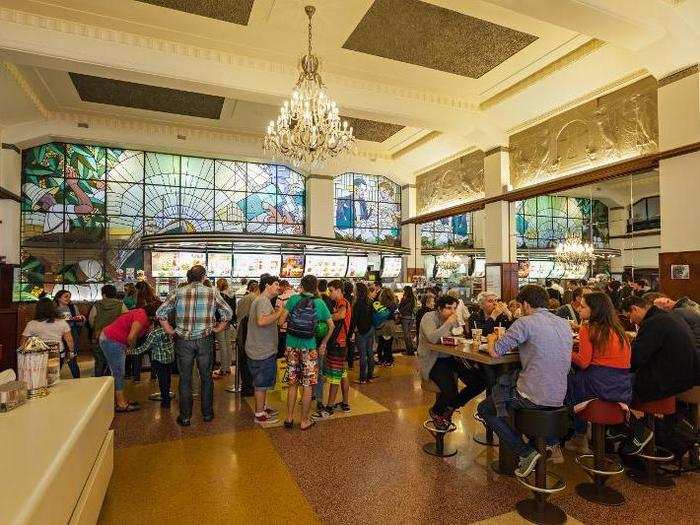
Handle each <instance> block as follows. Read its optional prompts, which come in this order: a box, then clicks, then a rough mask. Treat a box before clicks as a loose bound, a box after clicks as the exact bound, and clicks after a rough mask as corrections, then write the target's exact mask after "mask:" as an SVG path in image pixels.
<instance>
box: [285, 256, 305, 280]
mask: <svg viewBox="0 0 700 525" xmlns="http://www.w3.org/2000/svg"><path fill="white" fill-rule="evenodd" d="M303 275H304V256H303V255H297V254H284V255H282V267H281V268H280V277H281V278H282V279H298V278H300V277H302V276H303Z"/></svg>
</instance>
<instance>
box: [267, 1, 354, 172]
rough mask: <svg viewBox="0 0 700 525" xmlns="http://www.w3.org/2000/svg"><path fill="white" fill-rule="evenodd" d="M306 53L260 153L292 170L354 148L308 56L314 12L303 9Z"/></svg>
mask: <svg viewBox="0 0 700 525" xmlns="http://www.w3.org/2000/svg"><path fill="white" fill-rule="evenodd" d="M305 10H306V15H307V16H308V17H309V49H308V53H307V54H306V55H305V56H303V57H301V59H300V61H299V69H300V73H299V80H297V83H296V86H295V87H294V90H293V91H292V96H291V99H290V100H285V101H284V104H283V106H282V108H281V109H280V114H279V116H278V117H277V120H273V121H270V123H269V124H268V126H267V133H266V135H265V141H264V143H263V149H265V150H266V151H271V152H272V153H273V155H276V156H281V157H283V158H286V159H287V160H289V161H290V162H291V163H292V164H294V165H295V166H299V165H301V164H305V165H308V166H316V165H319V164H321V163H323V162H324V161H325V160H326V159H328V158H332V157H337V156H338V155H341V154H342V153H344V152H346V151H348V150H350V149H351V148H352V147H353V146H354V144H355V137H354V136H353V134H352V131H353V130H352V127H351V126H350V127H349V126H348V123H347V121H344V122H342V125H341V122H340V117H339V116H338V106H337V105H336V103H335V102H334V101H333V100H331V99H330V98H329V97H328V95H327V94H326V88H325V86H324V85H323V81H322V80H321V76H320V75H319V74H318V67H319V60H318V57H316V56H315V55H313V54H312V53H311V17H313V15H314V12H315V11H316V8H315V7H313V6H310V5H307V6H306V8H305Z"/></svg>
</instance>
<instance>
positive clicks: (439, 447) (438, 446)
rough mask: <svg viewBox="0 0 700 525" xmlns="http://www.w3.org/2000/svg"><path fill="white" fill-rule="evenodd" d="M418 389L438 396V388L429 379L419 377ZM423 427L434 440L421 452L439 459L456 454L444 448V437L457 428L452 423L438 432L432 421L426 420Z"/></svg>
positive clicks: (449, 448) (454, 450)
mask: <svg viewBox="0 0 700 525" xmlns="http://www.w3.org/2000/svg"><path fill="white" fill-rule="evenodd" d="M420 387H421V389H422V390H424V391H426V392H432V393H433V394H435V395H436V396H439V395H440V387H438V386H437V385H436V384H435V382H434V381H431V380H430V379H428V380H425V379H423V378H422V377H421V381H420ZM423 427H424V428H425V429H426V430H427V431H428V432H430V434H431V435H432V436H433V438H435V441H434V442H432V443H426V444H425V445H423V450H424V451H425V452H427V453H428V454H430V455H431V456H437V457H440V458H447V457H450V456H454V455H455V454H456V453H457V449H456V448H454V447H449V446H448V447H445V435H446V434H449V433H450V432H454V431H455V430H456V429H457V426H456V425H455V424H454V423H450V426H449V427H448V428H446V429H445V430H440V429H439V428H437V427H436V426H435V423H433V420H432V419H428V420H426V421H425V422H424V423H423Z"/></svg>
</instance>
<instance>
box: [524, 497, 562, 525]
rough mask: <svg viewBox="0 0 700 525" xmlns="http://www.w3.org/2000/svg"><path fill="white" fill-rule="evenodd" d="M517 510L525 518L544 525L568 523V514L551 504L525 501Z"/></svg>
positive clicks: (530, 500)
mask: <svg viewBox="0 0 700 525" xmlns="http://www.w3.org/2000/svg"><path fill="white" fill-rule="evenodd" d="M515 508H516V509H517V511H518V514H520V515H521V516H522V517H523V518H525V519H526V520H528V521H531V522H532V523H539V524H542V525H560V524H562V523H565V522H566V513H565V512H564V511H563V510H561V509H560V508H559V507H557V506H556V505H552V504H551V503H549V502H543V503H540V502H538V501H537V500H534V499H524V500H521V501H519V502H518V503H516V505H515Z"/></svg>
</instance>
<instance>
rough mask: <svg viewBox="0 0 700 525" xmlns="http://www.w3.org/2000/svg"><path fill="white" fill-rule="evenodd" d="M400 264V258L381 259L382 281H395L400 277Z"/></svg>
mask: <svg viewBox="0 0 700 525" xmlns="http://www.w3.org/2000/svg"><path fill="white" fill-rule="evenodd" d="M402 263H403V261H402V258H401V257H384V258H383V259H382V270H381V271H382V273H381V276H382V279H396V278H397V277H400V276H401V268H402V266H403V264H402Z"/></svg>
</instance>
